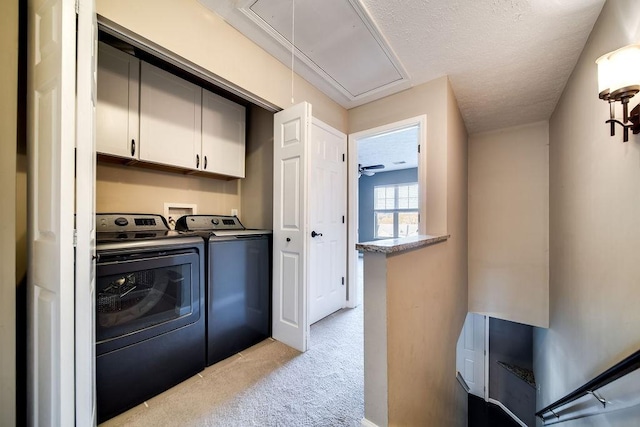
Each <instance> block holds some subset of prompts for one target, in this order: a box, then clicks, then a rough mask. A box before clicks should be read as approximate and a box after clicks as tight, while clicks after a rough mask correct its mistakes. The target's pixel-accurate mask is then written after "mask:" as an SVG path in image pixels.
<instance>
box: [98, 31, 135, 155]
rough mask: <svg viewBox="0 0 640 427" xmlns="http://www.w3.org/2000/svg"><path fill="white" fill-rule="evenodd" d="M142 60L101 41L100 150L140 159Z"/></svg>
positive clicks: (99, 75) (99, 72)
mask: <svg viewBox="0 0 640 427" xmlns="http://www.w3.org/2000/svg"><path fill="white" fill-rule="evenodd" d="M139 77H140V60H138V59H137V58H136V57H134V56H131V55H129V54H126V53H124V52H122V51H121V50H118V49H116V48H113V47H111V46H109V45H107V44H105V43H102V42H100V43H99V45H98V104H97V107H96V150H97V151H98V152H100V153H105V154H110V155H114V156H119V157H127V158H132V159H138V158H139V153H140V150H139V145H140V144H139V139H140V138H139V122H138V117H139V115H138V99H139V88H140V79H139Z"/></svg>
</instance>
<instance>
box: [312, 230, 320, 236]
mask: <svg viewBox="0 0 640 427" xmlns="http://www.w3.org/2000/svg"><path fill="white" fill-rule="evenodd" d="M316 236H322V233H316V232H315V231H312V232H311V237H316Z"/></svg>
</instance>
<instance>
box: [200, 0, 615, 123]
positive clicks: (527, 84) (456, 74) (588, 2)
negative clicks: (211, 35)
mask: <svg viewBox="0 0 640 427" xmlns="http://www.w3.org/2000/svg"><path fill="white" fill-rule="evenodd" d="M263 1H265V4H266V3H267V2H266V0H263ZM269 1H271V2H274V3H273V4H274V5H275V4H276V3H278V4H280V3H282V4H283V5H284V3H283V2H284V1H285V0H269ZM291 1H295V3H296V5H298V7H300V9H303V6H304V5H305V4H307V3H310V2H317V1H319V0H286V2H287V3H286V4H289V2H291ZM343 1H344V2H345V3H349V4H350V5H351V7H353V8H354V9H355V10H359V11H360V12H361V13H363V14H364V16H365V18H366V17H368V18H369V19H370V21H371V22H372V25H371V28H372V33H373V35H374V37H378V35H377V34H374V33H376V31H375V30H376V29H377V31H378V32H379V33H380V34H381V37H380V38H379V39H380V40H382V41H383V42H384V43H383V44H385V46H384V48H385V49H388V50H389V52H390V55H391V57H393V58H394V59H396V60H397V61H398V63H399V64H400V66H401V67H402V69H403V70H404V72H406V75H407V79H406V80H404V83H403V84H401V85H395V86H393V87H389V88H387V89H386V90H382V91H377V92H375V93H372V94H370V95H367V96H361V97H358V98H356V99H354V98H345V95H344V92H342V93H341V92H340V91H338V90H336V89H335V87H334V86H332V82H331V81H330V80H331V79H330V78H327V76H326V75H324V76H323V75H320V74H318V72H317V71H314V70H313V69H312V68H310V67H309V66H308V64H305V63H304V61H299V62H297V65H296V68H295V69H296V72H298V73H299V74H301V75H302V76H303V77H305V79H307V80H308V81H309V82H311V83H312V84H314V85H316V86H317V87H318V88H319V89H320V90H322V91H324V92H325V93H326V94H327V95H328V96H330V97H331V98H333V99H334V100H335V101H336V102H338V103H340V104H341V105H342V106H344V107H345V108H352V107H355V106H357V105H362V104H364V103H367V102H370V101H372V100H375V99H377V98H380V97H383V96H386V95H389V94H391V93H393V92H397V91H400V90H403V89H406V88H407V87H409V86H416V85H419V84H421V83H425V82H428V81H430V80H433V79H436V78H438V77H441V76H444V75H448V76H449V79H450V81H451V85H452V87H453V90H454V93H455V95H456V98H457V99H458V104H459V106H460V110H461V112H462V116H463V118H464V121H465V124H466V126H467V130H468V132H469V133H470V134H473V133H477V132H482V131H487V130H493V129H499V128H504V127H508V126H515V125H518V124H524V123H531V122H534V121H538V120H546V119H548V118H549V117H550V116H551V113H552V112H553V109H554V108H555V105H556V103H557V101H558V99H559V97H560V94H561V92H562V90H563V88H564V85H565V83H566V81H567V79H568V78H569V75H570V74H571V71H572V70H573V67H574V66H575V64H576V62H577V60H578V57H579V55H580V52H581V51H582V49H583V47H584V45H585V43H586V40H587V38H588V36H589V33H590V32H591V29H592V28H593V24H594V23H595V21H596V19H597V17H598V15H599V13H600V10H601V9H602V6H603V4H604V1H605V0H343ZM200 2H201V3H203V4H204V5H205V6H207V7H209V8H210V9H211V10H213V11H214V12H216V13H218V14H219V15H221V16H222V17H223V18H224V19H226V20H227V21H228V22H229V23H230V24H231V25H233V26H234V27H236V28H237V29H238V30H239V31H241V32H243V33H244V34H245V35H247V36H248V37H249V38H251V39H252V40H254V42H256V43H257V44H259V45H260V46H262V47H263V48H264V49H266V50H267V51H269V52H270V53H271V54H273V55H274V56H275V57H277V58H279V59H280V60H281V61H282V62H283V63H285V64H287V65H290V64H291V62H290V49H289V51H287V48H286V44H283V43H282V41H278V42H276V41H275V38H274V35H273V34H269V32H268V31H265V28H264V26H263V27H262V28H260V25H259V24H256V22H257V21H256V20H255V19H254V20H253V21H252V20H251V19H249V18H248V17H247V11H248V10H250V9H251V7H252V5H254V4H256V3H257V0H200ZM332 3H335V0H332V1H328V2H323V3H321V5H322V9H321V10H320V9H316V10H318V13H323V14H325V13H326V14H331V13H333V12H332V11H331V10H330V7H331V4H332ZM313 4H314V5H315V6H314V7H317V4H318V3H313ZM243 10H244V12H243ZM274 10H275V8H274ZM336 10H337V9H336ZM342 10H344V9H342ZM265 11H266V10H264V9H263V13H264V12H265ZM274 13H275V12H274ZM296 18H298V17H296ZM323 20H325V21H327V22H336V23H338V22H343V20H341V16H338V12H336V13H335V19H331V17H330V16H329V17H328V18H327V17H326V16H325V17H323ZM258 21H259V20H258ZM274 22H275V20H274ZM305 28H311V26H310V25H307V26H305V23H304V22H299V21H297V24H296V38H300V39H303V37H304V36H303V35H302V34H301V33H299V32H304V31H305ZM326 31H327V35H331V36H332V38H334V37H333V36H335V34H339V33H340V32H339V31H338V28H327V29H326ZM285 39H286V37H285ZM332 43H333V44H334V45H335V49H337V50H336V54H335V56H336V58H339V57H340V51H339V49H340V43H336V42H335V40H334V41H333V42H332ZM297 47H298V48H300V46H297ZM304 55H306V53H305V52H301V55H300V56H301V57H302V56H304ZM329 56H330V55H329ZM354 61H367V58H357V57H354V58H353V60H352V61H344V60H342V61H341V65H342V66H343V67H353V66H354V64H353V62H354ZM336 74H339V72H336ZM363 78H365V77H364V76H363Z"/></svg>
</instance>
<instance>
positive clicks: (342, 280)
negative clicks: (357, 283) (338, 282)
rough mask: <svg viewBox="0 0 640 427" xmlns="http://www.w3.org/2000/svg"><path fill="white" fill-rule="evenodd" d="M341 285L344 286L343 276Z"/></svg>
mask: <svg viewBox="0 0 640 427" xmlns="http://www.w3.org/2000/svg"><path fill="white" fill-rule="evenodd" d="M342 286H344V277H342Z"/></svg>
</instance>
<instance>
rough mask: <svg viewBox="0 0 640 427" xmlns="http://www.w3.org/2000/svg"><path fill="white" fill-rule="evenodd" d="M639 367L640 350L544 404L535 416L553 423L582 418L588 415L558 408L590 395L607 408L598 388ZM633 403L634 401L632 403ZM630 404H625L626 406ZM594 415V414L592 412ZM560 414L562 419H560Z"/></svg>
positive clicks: (605, 400) (547, 422)
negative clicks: (575, 413)
mask: <svg viewBox="0 0 640 427" xmlns="http://www.w3.org/2000/svg"><path fill="white" fill-rule="evenodd" d="M638 368H640V350H638V351H636V352H635V353H633V354H632V355H631V356H629V357H627V358H626V359H624V360H622V361H621V362H619V363H617V364H616V365H614V366H612V367H611V368H609V369H607V370H606V371H604V372H603V373H601V374H600V375H598V376H597V377H595V378H593V379H592V380H591V381H589V382H587V383H585V384H584V385H583V386H581V387H578V388H577V389H575V390H574V391H572V392H571V393H569V394H567V395H566V396H564V397H562V398H560V399H558V400H556V401H555V402H553V403H552V404H550V405H549V406H546V407H544V408H542V409H541V410H539V411H538V412H536V416H537V417H539V418H540V419H542V421H543V422H544V423H545V425H546V424H555V423H557V422H562V421H568V420H570V419H576V418H582V417H584V416H588V415H582V416H574V417H571V416H570V414H569V412H570V411H568V410H563V411H562V414H561V413H560V412H559V408H561V407H564V406H566V405H568V404H570V403H572V402H575V401H576V400H578V399H580V398H582V397H584V396H587V395H591V396H593V397H594V398H595V399H596V400H597V401H598V402H599V405H602V409H605V410H606V408H607V404H608V403H609V401H608V400H607V399H605V398H604V397H603V395H602V394H600V393H599V392H598V390H600V389H602V388H603V387H605V386H606V385H608V384H610V383H612V382H614V381H616V380H618V379H620V378H622V377H624V376H625V375H627V374H630V373H632V372H634V371H635V370H637V369H638ZM634 404H635V403H634ZM628 406H631V405H627V406H625V407H628ZM593 415H595V414H593ZM561 416H562V418H563V419H562V420H561V419H560V418H561Z"/></svg>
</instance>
